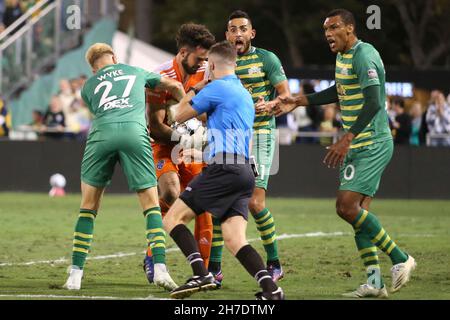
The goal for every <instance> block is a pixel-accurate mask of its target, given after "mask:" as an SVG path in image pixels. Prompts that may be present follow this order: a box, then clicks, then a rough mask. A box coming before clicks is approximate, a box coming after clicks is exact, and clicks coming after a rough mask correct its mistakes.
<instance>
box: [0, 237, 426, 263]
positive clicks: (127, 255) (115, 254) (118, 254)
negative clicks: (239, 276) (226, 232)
mask: <svg viewBox="0 0 450 320" xmlns="http://www.w3.org/2000/svg"><path fill="white" fill-rule="evenodd" d="M352 234H353V233H350V232H340V231H338V232H330V233H325V232H322V231H318V232H308V233H300V234H286V233H283V234H281V235H279V236H277V239H278V240H285V239H291V238H317V237H340V236H349V235H352ZM401 235H403V236H409V237H433V236H434V235H433V234H401ZM259 240H260V239H259V238H255V239H248V241H249V242H255V241H259ZM174 251H180V249H179V248H168V249H167V250H166V252H167V253H169V252H174ZM144 253H145V251H142V252H129V253H123V252H118V253H114V254H109V255H103V256H92V257H88V258H87V260H107V259H116V258H123V257H130V256H135V255H138V254H144ZM68 262H70V259H67V258H59V259H55V260H39V261H29V262H19V263H14V262H5V263H0V267H14V266H31V265H35V264H60V263H68Z"/></svg>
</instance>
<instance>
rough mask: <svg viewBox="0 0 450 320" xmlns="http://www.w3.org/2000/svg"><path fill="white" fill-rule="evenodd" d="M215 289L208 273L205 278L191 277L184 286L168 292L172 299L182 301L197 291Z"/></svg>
mask: <svg viewBox="0 0 450 320" xmlns="http://www.w3.org/2000/svg"><path fill="white" fill-rule="evenodd" d="M214 289H217V285H216V283H215V279H214V276H213V275H212V273H208V274H207V275H206V276H193V277H192V278H190V279H188V281H186V283H185V284H183V285H182V286H179V287H178V288H176V289H174V290H172V291H171V292H170V297H171V298H173V299H184V298H187V297H189V296H191V295H192V294H194V293H196V292H199V291H207V290H214Z"/></svg>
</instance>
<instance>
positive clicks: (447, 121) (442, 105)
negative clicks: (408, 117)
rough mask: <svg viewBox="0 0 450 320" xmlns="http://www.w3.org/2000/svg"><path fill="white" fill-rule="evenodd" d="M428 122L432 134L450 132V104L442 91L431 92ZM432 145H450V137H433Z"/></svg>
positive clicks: (427, 115)
mask: <svg viewBox="0 0 450 320" xmlns="http://www.w3.org/2000/svg"><path fill="white" fill-rule="evenodd" d="M426 122H427V125H428V131H429V133H430V134H450V105H449V104H448V103H447V101H446V100H445V96H444V94H443V93H442V92H441V91H438V90H434V91H433V92H431V100H430V106H429V107H428V110H427V114H426ZM430 145H431V146H433V147H436V146H450V137H446V138H431V139H430Z"/></svg>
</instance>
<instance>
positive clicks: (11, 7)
mask: <svg viewBox="0 0 450 320" xmlns="http://www.w3.org/2000/svg"><path fill="white" fill-rule="evenodd" d="M5 4H6V7H5V12H4V14H3V24H4V25H5V27H6V28H8V27H9V26H10V25H12V24H13V23H14V21H16V20H17V19H19V18H20V16H21V15H22V14H23V11H22V7H21V5H20V2H19V0H6V1H5Z"/></svg>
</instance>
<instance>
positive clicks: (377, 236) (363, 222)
mask: <svg viewBox="0 0 450 320" xmlns="http://www.w3.org/2000/svg"><path fill="white" fill-rule="evenodd" d="M352 224H353V227H354V228H355V229H360V230H361V233H364V234H365V235H366V236H367V237H368V238H369V239H370V241H371V242H372V243H373V244H374V245H376V246H377V247H378V248H379V249H380V250H382V251H383V252H384V253H386V254H387V255H389V258H391V261H392V264H398V263H402V262H405V261H406V260H407V259H408V255H407V254H406V253H404V252H403V251H402V250H400V248H399V247H398V246H397V245H396V244H395V242H394V241H393V240H392V239H391V237H389V234H388V233H387V232H386V231H385V230H384V228H383V226H382V225H381V223H380V221H379V220H378V219H377V217H376V216H375V215H374V214H372V213H370V212H368V211H367V210H364V209H361V211H360V212H359V214H358V216H357V217H356V219H355V221H353V223H352Z"/></svg>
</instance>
